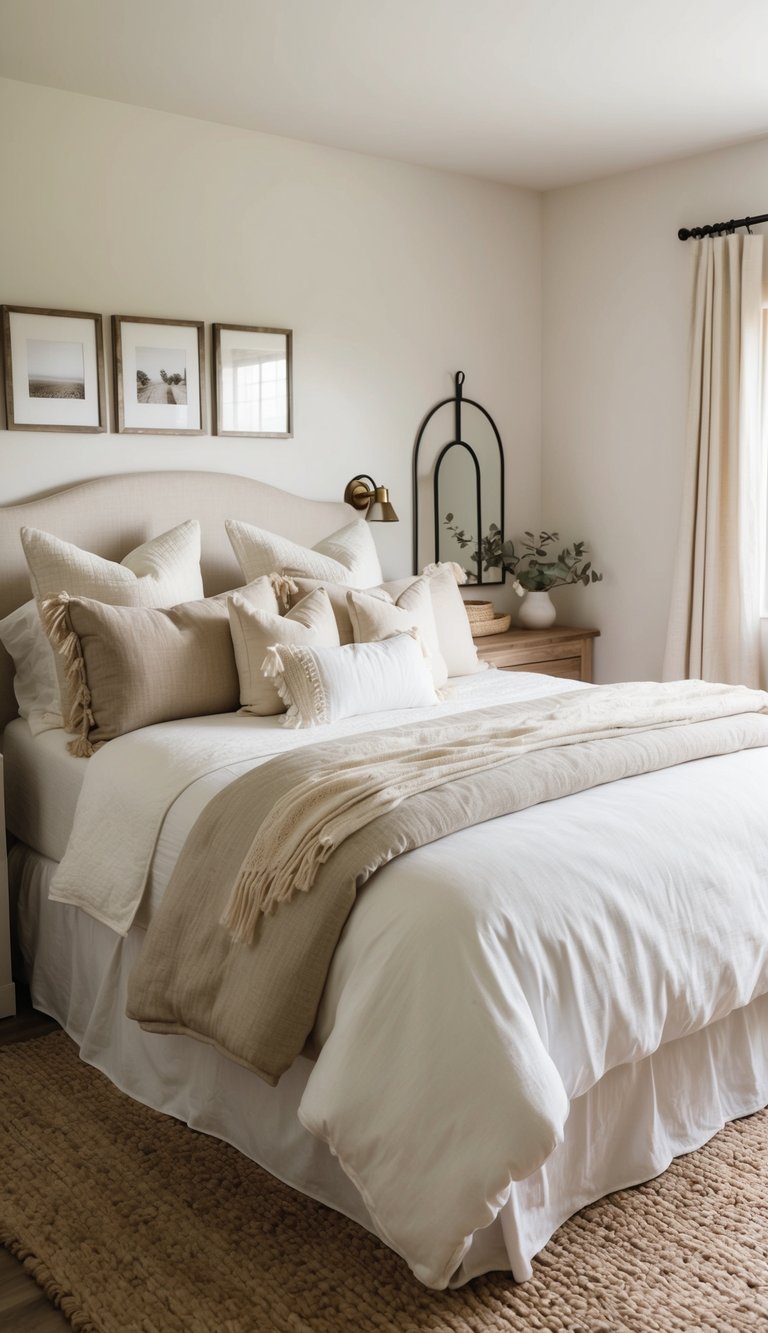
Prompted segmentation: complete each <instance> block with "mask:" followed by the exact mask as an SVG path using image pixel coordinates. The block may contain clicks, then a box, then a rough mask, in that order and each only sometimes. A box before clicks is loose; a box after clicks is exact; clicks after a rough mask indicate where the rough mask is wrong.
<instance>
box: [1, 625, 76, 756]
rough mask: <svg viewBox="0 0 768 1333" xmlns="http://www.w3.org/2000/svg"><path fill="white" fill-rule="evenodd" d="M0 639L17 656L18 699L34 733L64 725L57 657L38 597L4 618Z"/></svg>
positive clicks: (7, 650)
mask: <svg viewBox="0 0 768 1333" xmlns="http://www.w3.org/2000/svg"><path fill="white" fill-rule="evenodd" d="M0 643H2V645H3V647H4V648H5V650H6V652H7V653H9V655H10V656H11V657H12V658H13V665H14V667H15V669H16V675H15V676H14V678H13V689H14V693H15V695H16V702H17V703H18V705H19V713H20V714H21V716H22V717H24V718H26V719H27V722H28V724H29V729H30V731H31V732H32V735H33V736H39V735H40V733H41V732H43V731H51V730H52V729H53V728H54V727H63V726H64V719H63V717H62V715H61V708H60V701H59V681H58V677H57V675H56V657H55V654H54V651H53V649H52V647H51V645H50V643H49V642H48V635H47V634H46V632H45V630H44V629H43V623H42V621H41V619H40V612H39V611H38V609H37V602H36V601H34V599H32V600H30V601H29V602H25V603H24V605H23V606H20V607H18V608H17V610H16V611H12V612H11V614H10V615H9V616H6V617H5V619H4V620H0Z"/></svg>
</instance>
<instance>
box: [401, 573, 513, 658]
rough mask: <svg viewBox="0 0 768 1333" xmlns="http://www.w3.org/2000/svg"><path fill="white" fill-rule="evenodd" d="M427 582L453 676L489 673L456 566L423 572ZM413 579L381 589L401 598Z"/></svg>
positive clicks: (438, 633)
mask: <svg viewBox="0 0 768 1333" xmlns="http://www.w3.org/2000/svg"><path fill="white" fill-rule="evenodd" d="M422 577H424V578H428V579H429V591H430V593H431V596H432V610H433V611H434V615H435V624H436V626H437V637H438V640H439V643H440V651H441V652H442V654H443V657H444V658H445V663H446V666H447V668H448V675H449V677H450V676H470V675H472V673H473V672H475V671H485V670H487V667H488V663H487V662H481V661H480V659H479V658H478V656H477V648H476V647H475V641H474V639H473V638H472V631H471V629H470V627H469V619H468V617H467V613H466V611H465V609H464V599H463V598H462V595H461V593H460V592H459V587H458V584H457V582H456V575H455V574H454V571H453V565H452V564H450V563H445V564H440V565H437V566H436V567H434V568H432V567H430V568H429V569H427V570H425V571H424V575H423V576H422ZM413 583H414V580H413V579H397V580H394V581H388V582H387V583H383V584H382V587H383V588H384V589H385V591H387V592H388V593H389V594H390V595H391V596H392V597H394V598H396V599H397V598H399V597H401V596H402V593H403V591H404V589H405V588H408V587H411V586H412V585H413Z"/></svg>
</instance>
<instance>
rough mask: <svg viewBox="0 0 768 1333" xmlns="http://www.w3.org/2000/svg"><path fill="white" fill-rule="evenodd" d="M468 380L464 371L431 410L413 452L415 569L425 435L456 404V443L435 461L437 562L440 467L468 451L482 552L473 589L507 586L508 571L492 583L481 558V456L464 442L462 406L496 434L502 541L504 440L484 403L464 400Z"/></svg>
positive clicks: (415, 565)
mask: <svg viewBox="0 0 768 1333" xmlns="http://www.w3.org/2000/svg"><path fill="white" fill-rule="evenodd" d="M465 378H466V376H465V374H464V371H463V370H457V371H456V374H455V376H454V382H455V384H456V392H455V394H454V396H453V398H443V399H442V400H441V402H439V403H436V404H435V406H434V407H433V408H431V410H430V411H429V412H428V413H427V415H426V416H425V417H424V420H423V421H422V423H421V425H420V426H419V431H418V434H417V436H416V444H415V445H414V450H413V569H414V573H417V572H418V568H419V449H420V448H421V443H422V440H423V438H424V432H425V430H426V429H427V426H428V425H429V423H430V421H431V420H432V418H433V417H434V416H435V414H436V413H437V412H439V411H440V409H441V408H443V407H449V406H450V405H451V404H453V409H454V412H453V422H454V425H453V430H454V438H453V439H452V440H449V441H448V443H447V444H445V445H443V448H442V449H441V450H440V453H439V454H438V456H437V458H436V460H435V469H434V480H433V483H432V486H433V502H434V520H435V560H438V559H439V554H440V542H439V536H438V533H439V518H440V515H439V506H438V483H439V479H440V467H441V465H442V463H443V460H444V459H445V456H446V454H448V453H449V452H450V451H451V449H455V448H461V449H466V450H467V453H468V454H469V455H470V457H471V459H472V462H473V464H474V468H475V504H476V513H477V551H478V560H477V579H476V580H475V583H474V584H473V585H472V586H473V587H476V586H482V584H483V583H486V584H489V585H490V584H491V582H492V583H493V584H495V585H498V584H499V583H504V581H505V579H506V570H504V569H503V568H502V569H501V577H500V578H497V579H493V580H492V581H491V580H490V579H484V578H483V562H482V558H481V556H480V551H481V549H482V538H483V524H482V518H483V515H482V494H481V485H480V463H479V461H478V457H477V454H476V453H475V451H474V449H473V448H472V446H471V445H469V444H467V442H466V440H464V439H462V432H461V408H462V404H464V403H467V404H468V405H469V406H471V407H476V408H477V410H478V411H479V412H482V414H483V416H484V417H485V418H486V420H487V421H488V422H489V424H490V426H491V429H492V430H493V433H494V436H495V437H496V444H497V445H498V449H499V483H500V495H499V515H500V517H499V527H500V528H501V535H502V540H503V538H504V448H503V445H502V443H501V436H500V435H499V432H498V429H497V427H496V422H495V421H494V419H493V417H492V416H491V414H490V412H488V411H486V409H485V408H484V407H483V405H482V403H478V402H477V401H476V400H475V399H474V398H465V397H464V380H465Z"/></svg>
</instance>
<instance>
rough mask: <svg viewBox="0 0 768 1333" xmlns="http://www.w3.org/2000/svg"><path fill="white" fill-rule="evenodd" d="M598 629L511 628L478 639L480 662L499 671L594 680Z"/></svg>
mask: <svg viewBox="0 0 768 1333" xmlns="http://www.w3.org/2000/svg"><path fill="white" fill-rule="evenodd" d="M599 633H600V631H599V630H596V629H578V628H573V627H571V626H568V625H552V626H551V627H550V628H549V629H545V630H535V629H508V630H505V631H504V632H503V633H502V634H493V635H490V634H489V635H486V636H484V637H480V638H477V639H475V647H476V648H477V655H478V657H479V658H480V660H481V662H488V664H489V665H490V666H495V667H498V668H499V670H500V671H538V672H542V673H544V674H545V675H547V676H561V677H562V678H563V679H565V680H583V681H591V680H592V643H593V640H594V639H596V638H597V637H598V635H599Z"/></svg>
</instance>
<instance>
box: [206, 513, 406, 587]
mask: <svg viewBox="0 0 768 1333" xmlns="http://www.w3.org/2000/svg"><path fill="white" fill-rule="evenodd" d="M225 527H226V529H227V536H228V537H229V540H230V542H231V544H232V549H233V551H234V553H235V556H236V557H237V560H238V563H239V565H240V568H241V569H242V571H243V574H244V575H245V577H246V578H247V579H255V578H258V577H259V575H260V574H271V573H272V572H273V571H276V572H278V573H280V572H290V573H298V574H304V575H306V576H308V577H309V578H314V579H327V580H328V582H330V583H345V584H346V585H347V586H348V587H352V588H356V587H363V588H364V587H367V585H368V584H373V583H380V582H381V577H382V575H381V565H380V564H379V557H378V555H377V553H376V547H375V545H374V542H373V537H372V536H371V530H370V528H369V526H368V524H367V523H366V521H365V519H361V518H358V519H354V521H353V522H352V523H348V524H347V525H346V527H343V528H339V531H338V532H333V533H331V535H330V537H325V538H324V540H323V541H321V542H318V543H317V545H316V546H313V547H311V548H309V547H307V546H299V545H297V543H296V542H292V541H288V539H287V537H280V536H279V535H278V534H277V533H276V532H267V531H266V530H265V529H264V528H254V527H252V526H251V524H250V523H240V522H239V521H237V520H236V519H231V518H230V519H227V520H226V523H225Z"/></svg>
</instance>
